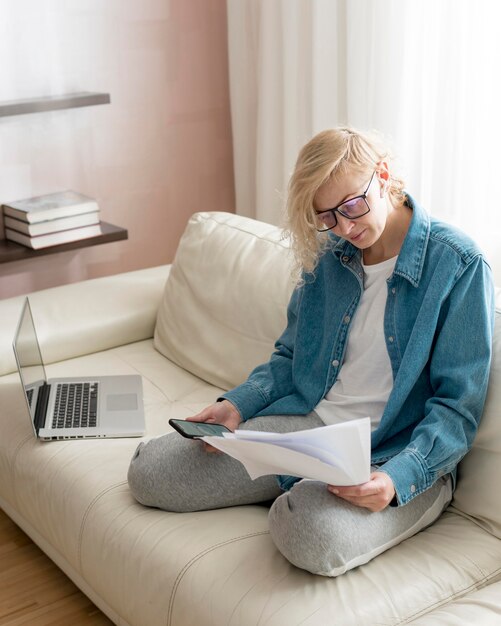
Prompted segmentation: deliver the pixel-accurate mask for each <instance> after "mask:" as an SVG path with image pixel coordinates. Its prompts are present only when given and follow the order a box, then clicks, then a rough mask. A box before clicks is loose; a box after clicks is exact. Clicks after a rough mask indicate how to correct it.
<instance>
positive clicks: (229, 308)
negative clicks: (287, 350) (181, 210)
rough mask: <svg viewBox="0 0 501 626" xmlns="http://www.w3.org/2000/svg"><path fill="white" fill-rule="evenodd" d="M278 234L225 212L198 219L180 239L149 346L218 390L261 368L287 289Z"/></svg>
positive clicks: (284, 245) (286, 256)
mask: <svg viewBox="0 0 501 626" xmlns="http://www.w3.org/2000/svg"><path fill="white" fill-rule="evenodd" d="M290 268H291V253H290V248H289V244H288V242H287V241H286V240H284V239H283V235H282V231H281V229H279V228H277V227H276V226H271V225H269V224H265V223H263V222H258V221H256V220H252V219H250V218H246V217H241V216H237V215H233V214H231V213H219V212H214V213H197V214H195V215H194V216H193V217H192V218H191V219H190V221H189V223H188V225H187V227H186V230H185V232H184V234H183V237H182V238H181V241H180V244H179V247H178V250H177V253H176V257H175V259H174V263H173V266H172V270H171V273H170V276H169V279H168V281H167V283H166V287H165V292H164V297H163V300H162V304H161V306H160V310H159V313H158V318H157V325H156V329H155V338H154V342H155V347H156V348H157V350H158V351H159V352H161V353H162V354H163V355H164V356H166V357H167V358H169V359H170V360H171V361H173V362H175V363H176V364H178V365H180V366H181V367H183V368H184V369H187V370H189V371H190V372H192V373H194V374H195V375H196V376H199V377H200V378H203V379H204V380H206V381H208V382H210V383H212V384H213V385H216V386H218V387H220V388H222V389H230V388H232V387H234V386H236V385H237V384H239V383H241V382H243V381H244V380H245V379H246V377H247V376H248V374H249V373H250V371H251V370H252V369H253V368H254V367H255V366H256V365H258V364H260V363H263V362H265V361H267V360H268V359H269V357H270V355H271V353H272V351H273V345H274V342H275V340H276V339H277V337H278V336H279V335H280V334H281V332H282V331H283V329H284V328H285V325H286V310H287V304H288V301H289V298H290V294H291V292H292V289H293V283H292V280H291V271H290Z"/></svg>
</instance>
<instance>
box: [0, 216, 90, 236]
mask: <svg viewBox="0 0 501 626" xmlns="http://www.w3.org/2000/svg"><path fill="white" fill-rule="evenodd" d="M92 224H99V211H92V212H91V213H82V215H74V216H71V217H61V218H58V219H55V220H47V221H45V222H38V223H36V224H30V223H29V222H23V220H18V219H16V218H14V217H8V216H7V215H6V216H5V217H4V226H5V228H10V229H11V230H15V231H17V232H18V233H23V234H24V235H29V236H30V237H37V236H38V235H46V234H48V233H58V232H60V231H62V230H70V229H71V228H79V227H81V226H90V225H92Z"/></svg>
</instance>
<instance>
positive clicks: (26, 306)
mask: <svg viewBox="0 0 501 626" xmlns="http://www.w3.org/2000/svg"><path fill="white" fill-rule="evenodd" d="M25 319H29V323H30V324H31V327H32V329H33V337H34V338H35V341H34V343H33V346H32V347H33V348H34V349H35V352H36V354H37V356H38V359H39V364H40V366H41V368H42V374H43V379H42V380H40V381H37V383H38V382H40V385H38V393H39V392H40V387H42V386H44V385H46V384H47V373H46V371H45V365H44V363H43V359H42V352H41V350H40V343H39V341H38V335H37V333H36V329H35V323H34V321H33V314H32V312H31V305H30V301H29V299H28V298H25V300H24V303H23V308H22V310H21V315H20V316H19V321H18V323H17V328H16V332H15V334H14V340H13V342H12V348H13V350H14V357H15V359H16V365H17V371H18V373H19V378H20V379H21V386H22V388H23V394H24V399H25V402H26V408H27V409H28V415H29V416H30V421H31V426H32V428H33V432H34V433H35V436H37V437H38V429H37V426H36V424H35V416H36V402H35V401H34V402H33V403H32V407H33V410H32V407H30V402H29V399H28V394H27V391H26V387H27V385H26V383H25V379H24V376H23V366H22V365H21V359H20V358H19V354H18V347H17V346H18V339H19V334H20V332H21V329H22V328H23V322H24V321H25ZM38 393H37V395H36V396H34V400H36V398H37V397H38Z"/></svg>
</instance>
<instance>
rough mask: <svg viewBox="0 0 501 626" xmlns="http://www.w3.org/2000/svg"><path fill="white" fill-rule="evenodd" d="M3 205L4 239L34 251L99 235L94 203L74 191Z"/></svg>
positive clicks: (99, 230)
mask: <svg viewBox="0 0 501 626" xmlns="http://www.w3.org/2000/svg"><path fill="white" fill-rule="evenodd" d="M2 207H3V214H4V226H5V238H6V239H9V240H10V241H15V242H16V243H20V244H22V245H23V246H27V247H28V248H32V249H34V250H39V249H41V248H48V247H49V246H56V245H59V244H62V243H69V242H71V241H79V240H80V239H88V238H89V237H95V236H97V235H100V234H101V226H100V220H99V206H98V204H97V202H96V201H95V200H93V199H92V198H89V197H87V196H84V195H83V194H81V193H77V192H76V191H61V192H58V193H51V194H46V195H43V196H36V197H34V198H27V199H26V200H18V201H16V202H9V203H6V204H4V205H2Z"/></svg>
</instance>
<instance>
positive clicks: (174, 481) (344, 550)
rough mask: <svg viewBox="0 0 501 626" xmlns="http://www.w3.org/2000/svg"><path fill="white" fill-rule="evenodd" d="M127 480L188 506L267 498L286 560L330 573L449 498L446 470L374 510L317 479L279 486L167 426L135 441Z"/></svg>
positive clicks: (174, 505)
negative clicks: (402, 500) (420, 489)
mask: <svg viewBox="0 0 501 626" xmlns="http://www.w3.org/2000/svg"><path fill="white" fill-rule="evenodd" d="M323 425H324V424H323V422H322V421H321V420H320V418H319V417H318V416H317V415H316V414H315V413H311V414H310V415H307V416H304V415H292V416H291V415H277V416H271V417H258V418H254V419H251V420H249V421H247V422H245V423H243V424H241V426H240V427H241V428H244V429H248V430H262V431H271V432H292V431H297V430H306V429H307V428H316V427H318V426H323ZM128 480H129V486H130V489H131V491H132V493H133V495H134V497H135V498H136V500H137V501H138V502H140V503H141V504H144V505H145V506H151V507H156V508H160V509H164V510H166V511H174V512H179V513H182V512H188V511H202V510H207V509H217V508H223V507H229V506H236V505H242V504H253V503H258V502H265V501H270V500H273V501H274V502H273V504H272V506H271V509H270V512H269V526H270V534H271V537H272V539H273V541H274V543H275V545H276V546H277V548H278V549H279V550H280V552H281V553H282V554H283V555H284V556H285V558H287V559H288V560H289V561H290V562H291V563H293V564H294V565H296V566H297V567H300V568H302V569H305V570H308V571H310V572H312V573H314V574H321V575H323V576H338V575H339V574H342V573H344V572H346V571H347V570H349V569H352V568H353V567H356V566H358V565H362V564H363V563H367V561H370V560H371V559H372V558H374V557H375V556H377V555H378V554H381V552H384V551H385V550H388V549H389V548H391V547H392V546H395V545H397V544H398V543H400V542H401V541H403V540H404V539H407V538H408V537H411V536H412V535H414V534H416V533H417V532H419V531H420V530H422V529H423V528H425V527H426V526H429V525H430V524H432V523H433V522H434V521H435V520H436V519H437V518H438V517H439V516H440V514H441V513H442V511H443V510H444V508H445V507H446V506H447V505H448V504H449V502H450V500H451V498H452V487H451V480H450V477H444V478H442V479H440V480H438V481H437V482H436V483H435V484H434V485H433V486H432V487H430V489H428V490H427V491H425V492H424V493H422V494H420V495H419V496H416V497H415V498H414V499H413V500H411V502H409V503H407V504H406V505H404V506H399V507H389V506H388V507H386V508H385V509H383V510H382V511H380V512H378V513H373V512H371V511H369V510H368V509H365V508H362V507H358V506H355V505H352V504H350V503H349V502H346V501H345V500H343V499H342V498H339V497H337V496H335V495H333V494H332V493H330V492H329V491H328V490H327V487H326V485H325V484H323V483H320V482H318V481H313V480H302V481H300V482H298V483H296V484H295V485H294V486H293V488H292V489H291V490H290V491H287V492H285V493H284V492H283V491H282V490H281V489H280V488H279V486H278V483H277V481H276V478H275V477H274V476H263V477H261V478H258V479H257V480H251V479H250V478H249V476H248V474H247V472H246V471H245V469H244V467H243V465H242V464H241V463H240V462H239V461H236V460H235V459H233V458H232V457H230V456H228V455H226V454H210V453H208V452H206V451H205V450H204V448H203V444H202V443H201V442H199V441H192V440H188V439H185V438H184V437H182V436H181V435H179V434H178V433H169V434H167V435H163V436H161V437H157V438H156V439H151V440H150V441H148V442H147V443H144V442H142V443H140V444H139V446H138V448H137V450H136V452H135V453H134V456H133V458H132V461H131V464H130V467H129V473H128Z"/></svg>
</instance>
